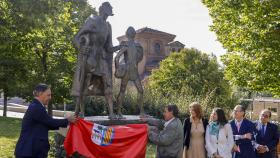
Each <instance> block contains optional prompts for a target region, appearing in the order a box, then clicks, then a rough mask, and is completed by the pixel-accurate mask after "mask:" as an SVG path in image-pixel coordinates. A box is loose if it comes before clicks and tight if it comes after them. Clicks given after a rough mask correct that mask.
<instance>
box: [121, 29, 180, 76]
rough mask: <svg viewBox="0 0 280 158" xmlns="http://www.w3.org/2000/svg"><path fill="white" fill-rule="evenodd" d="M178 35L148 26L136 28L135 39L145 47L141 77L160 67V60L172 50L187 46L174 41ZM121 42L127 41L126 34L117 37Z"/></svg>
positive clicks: (140, 65)
mask: <svg viewBox="0 0 280 158" xmlns="http://www.w3.org/2000/svg"><path fill="white" fill-rule="evenodd" d="M175 37H176V35H173V34H170V33H166V32H162V31H158V30H155V29H151V28H148V27H144V28H141V29H139V30H136V36H135V41H136V42H138V43H140V45H141V46H142V47H143V51H144V52H143V53H144V55H143V59H142V61H141V62H140V63H139V65H138V72H139V74H140V77H141V78H142V79H144V78H145V77H146V76H149V75H150V74H151V71H152V70H153V69H155V68H158V66H159V62H160V61H161V60H163V59H165V58H166V57H167V56H168V55H169V54H170V53H172V52H179V51H180V50H181V49H183V48H184V47H185V45H184V44H182V43H181V42H179V41H174V39H175ZM117 39H118V41H119V43H121V42H122V41H127V38H126V37H125V35H123V36H120V37H118V38H117Z"/></svg>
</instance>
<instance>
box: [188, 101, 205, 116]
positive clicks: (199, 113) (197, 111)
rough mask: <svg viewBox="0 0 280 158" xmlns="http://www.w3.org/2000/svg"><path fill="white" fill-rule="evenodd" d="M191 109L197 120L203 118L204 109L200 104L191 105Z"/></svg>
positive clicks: (193, 103)
mask: <svg viewBox="0 0 280 158" xmlns="http://www.w3.org/2000/svg"><path fill="white" fill-rule="evenodd" d="M189 108H190V109H191V108H193V111H194V112H195V114H196V117H197V118H199V119H201V118H202V107H201V105H200V104H199V102H192V103H191V104H190V105H189Z"/></svg>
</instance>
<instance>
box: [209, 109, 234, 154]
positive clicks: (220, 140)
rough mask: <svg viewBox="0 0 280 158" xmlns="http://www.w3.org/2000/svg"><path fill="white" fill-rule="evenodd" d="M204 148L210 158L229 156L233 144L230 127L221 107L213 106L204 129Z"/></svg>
mask: <svg viewBox="0 0 280 158" xmlns="http://www.w3.org/2000/svg"><path fill="white" fill-rule="evenodd" d="M205 142H206V145H205V147H206V150H207V155H208V157H210V158H231V157H232V156H231V150H232V148H233V145H234V140H233V135H232V129H231V126H230V124H229V123H228V121H227V119H226V117H225V113H224V111H223V110H222V109H221V108H214V109H213V111H212V113H211V116H210V122H209V125H208V126H207V129H206V136H205Z"/></svg>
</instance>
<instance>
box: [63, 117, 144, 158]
mask: <svg viewBox="0 0 280 158" xmlns="http://www.w3.org/2000/svg"><path fill="white" fill-rule="evenodd" d="M93 127H94V128H93ZM102 129H103V130H102ZM102 133H103V134H102ZM147 139H148V137H147V126H146V125H145V124H128V125H124V126H102V125H98V124H94V123H92V122H88V121H85V120H82V119H80V120H78V121H77V123H76V124H71V125H70V128H69V131H68V133H67V136H66V138H65V141H64V148H65V150H66V153H67V156H71V155H72V154H73V153H74V152H78V153H79V154H81V155H83V156H85V157H89V158H145V155H146V145H147ZM100 141H101V142H100Z"/></svg>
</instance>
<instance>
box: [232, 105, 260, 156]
mask: <svg viewBox="0 0 280 158" xmlns="http://www.w3.org/2000/svg"><path fill="white" fill-rule="evenodd" d="M233 117H234V119H233V120H232V121H230V125H231V128H232V133H233V136H234V141H235V145H234V147H233V158H255V157H256V155H255V151H254V147H253V145H252V138H253V134H254V131H255V126H254V124H253V123H252V122H251V121H249V120H247V119H246V118H244V117H245V108H244V107H243V106H241V105H236V106H235V108H234V113H233Z"/></svg>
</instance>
